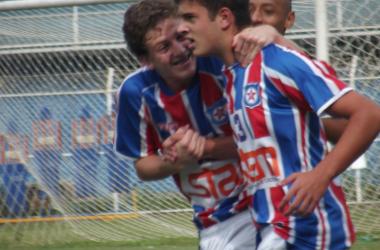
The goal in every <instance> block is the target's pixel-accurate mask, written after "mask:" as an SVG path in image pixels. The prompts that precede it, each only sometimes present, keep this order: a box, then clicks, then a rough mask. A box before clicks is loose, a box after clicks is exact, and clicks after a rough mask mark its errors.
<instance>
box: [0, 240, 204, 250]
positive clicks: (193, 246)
mask: <svg viewBox="0 0 380 250" xmlns="http://www.w3.org/2000/svg"><path fill="white" fill-rule="evenodd" d="M197 242H198V241H197V239H195V238H173V239H160V240H144V241H135V242H108V243H104V242H81V243H76V244H63V245H54V246H40V247H31V246H19V247H15V246H8V247H6V246H0V249H1V250H11V249H12V250H122V249H123V250H124V249H128V250H177V249H181V250H197V249H198V246H197V244H198V243H197Z"/></svg>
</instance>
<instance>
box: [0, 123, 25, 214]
mask: <svg viewBox="0 0 380 250" xmlns="http://www.w3.org/2000/svg"><path fill="white" fill-rule="evenodd" d="M0 143H1V146H0V151H1V152H2V154H3V155H2V157H1V166H0V167H1V168H2V180H3V184H4V189H5V190H4V195H5V197H4V200H5V204H6V207H7V212H8V216H10V217H19V216H23V215H24V214H25V212H26V211H27V197H26V190H27V185H26V183H27V181H28V179H30V178H31V176H30V174H29V172H28V171H27V170H26V167H25V165H24V163H23V162H24V161H26V159H27V148H26V147H27V145H28V144H27V138H26V137H25V136H22V135H20V134H18V126H17V124H16V123H15V122H13V121H11V122H9V124H8V125H7V134H6V135H5V136H2V140H1V141H0Z"/></svg>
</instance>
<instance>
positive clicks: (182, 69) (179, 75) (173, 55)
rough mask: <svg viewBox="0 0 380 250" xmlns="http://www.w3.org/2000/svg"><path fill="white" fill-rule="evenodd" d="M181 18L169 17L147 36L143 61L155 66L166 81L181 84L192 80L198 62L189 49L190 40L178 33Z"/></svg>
mask: <svg viewBox="0 0 380 250" xmlns="http://www.w3.org/2000/svg"><path fill="white" fill-rule="evenodd" d="M178 25H179V19H177V18H168V19H165V20H163V21H161V22H160V23H158V24H157V26H156V27H155V28H154V29H151V30H150V31H149V32H148V33H147V34H146V36H145V39H146V42H145V44H146V47H147V50H148V56H147V58H145V59H143V60H142V61H143V63H144V64H146V65H147V66H149V67H151V68H154V69H155V70H156V71H157V72H158V73H159V74H160V75H161V77H162V78H163V79H164V80H165V81H166V82H168V83H169V82H170V83H172V82H176V83H178V84H179V85H181V84H185V83H186V82H188V81H190V80H191V79H192V78H193V76H194V75H195V70H196V63H195V58H194V56H193V55H192V51H191V49H189V44H190V42H189V40H188V39H186V37H185V35H184V34H181V33H178V32H177V30H178Z"/></svg>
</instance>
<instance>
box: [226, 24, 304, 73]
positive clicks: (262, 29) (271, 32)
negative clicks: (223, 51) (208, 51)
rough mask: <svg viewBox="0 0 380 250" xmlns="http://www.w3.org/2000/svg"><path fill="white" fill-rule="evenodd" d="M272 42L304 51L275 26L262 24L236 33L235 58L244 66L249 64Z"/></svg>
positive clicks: (234, 43) (234, 41) (234, 40)
mask: <svg viewBox="0 0 380 250" xmlns="http://www.w3.org/2000/svg"><path fill="white" fill-rule="evenodd" d="M270 43H278V44H280V45H282V46H284V47H287V48H290V49H293V50H296V51H298V52H300V53H303V50H302V49H301V48H299V47H298V46H297V45H296V44H295V43H294V42H292V41H290V40H288V39H286V38H285V37H283V36H282V35H281V34H280V33H278V31H277V30H276V29H275V28H274V27H272V26H271V25H267V24H262V25H258V26H255V27H248V28H245V29H243V30H242V31H241V32H240V33H238V34H237V35H235V37H234V39H233V42H232V48H233V50H234V55H235V59H236V60H237V61H239V62H240V64H241V65H242V66H247V65H248V64H249V63H251V62H252V60H253V58H254V57H255V56H256V54H257V52H259V51H260V50H261V49H262V48H263V47H265V46H267V45H268V44H270Z"/></svg>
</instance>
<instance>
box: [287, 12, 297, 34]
mask: <svg viewBox="0 0 380 250" xmlns="http://www.w3.org/2000/svg"><path fill="white" fill-rule="evenodd" d="M295 20H296V13H295V12H294V11H290V12H289V13H288V16H287V18H286V21H285V29H286V30H288V29H290V28H291V27H293V24H294V22H295Z"/></svg>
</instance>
